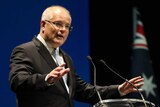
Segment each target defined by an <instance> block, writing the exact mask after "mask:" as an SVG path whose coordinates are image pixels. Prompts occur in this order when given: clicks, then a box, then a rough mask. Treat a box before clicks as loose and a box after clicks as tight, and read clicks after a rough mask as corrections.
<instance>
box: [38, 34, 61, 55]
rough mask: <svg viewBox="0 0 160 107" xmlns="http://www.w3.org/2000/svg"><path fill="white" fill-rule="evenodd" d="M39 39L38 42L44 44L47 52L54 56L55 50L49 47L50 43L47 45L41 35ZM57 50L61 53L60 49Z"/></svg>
mask: <svg viewBox="0 0 160 107" xmlns="http://www.w3.org/2000/svg"><path fill="white" fill-rule="evenodd" d="M37 38H38V40H40V41H41V42H42V44H43V45H44V46H45V47H46V48H47V50H48V51H49V53H50V54H52V53H53V51H54V48H52V47H51V46H50V45H49V43H47V42H46V41H45V40H44V39H43V38H42V36H41V35H40V34H38V36H37ZM57 49H58V51H59V48H57Z"/></svg>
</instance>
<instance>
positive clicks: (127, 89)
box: [118, 76, 144, 95]
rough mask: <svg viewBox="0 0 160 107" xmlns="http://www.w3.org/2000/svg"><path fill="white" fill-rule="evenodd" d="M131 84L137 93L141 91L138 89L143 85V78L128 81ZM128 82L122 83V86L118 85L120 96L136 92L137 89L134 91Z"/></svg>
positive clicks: (138, 77)
mask: <svg viewBox="0 0 160 107" xmlns="http://www.w3.org/2000/svg"><path fill="white" fill-rule="evenodd" d="M128 82H130V83H131V84H133V85H134V86H135V87H137V89H138V90H139V91H142V89H139V88H140V87H141V86H143V84H144V78H142V77H141V76H137V77H134V78H132V79H130V80H128ZM128 82H124V83H123V84H121V85H119V87H118V89H119V91H120V93H121V94H122V95H126V94H128V93H131V92H137V89H135V88H134V87H133V86H132V85H131V84H129V83H128Z"/></svg>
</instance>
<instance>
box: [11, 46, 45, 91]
mask: <svg viewBox="0 0 160 107" xmlns="http://www.w3.org/2000/svg"><path fill="white" fill-rule="evenodd" d="M9 68H10V73H9V82H10V87H11V89H12V90H13V91H18V90H28V89H35V90H37V89H42V88H44V87H45V86H47V84H46V83H45V81H44V80H45V77H46V74H43V75H42V74H39V73H33V70H34V69H33V62H32V61H31V58H30V56H29V55H28V54H27V52H25V49H24V48H22V47H16V48H15V49H14V50H13V52H12V54H11V58H10V66H9Z"/></svg>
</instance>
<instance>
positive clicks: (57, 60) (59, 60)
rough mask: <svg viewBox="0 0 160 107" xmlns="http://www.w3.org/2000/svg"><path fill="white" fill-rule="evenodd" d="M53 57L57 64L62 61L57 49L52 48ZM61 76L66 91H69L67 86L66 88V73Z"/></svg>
mask: <svg viewBox="0 0 160 107" xmlns="http://www.w3.org/2000/svg"><path fill="white" fill-rule="evenodd" d="M53 57H54V58H55V60H56V63H57V65H61V64H63V63H64V61H63V57H61V56H60V54H59V50H58V49H55V50H54V53H53ZM62 78H63V80H64V84H65V86H66V89H67V91H68V93H69V88H68V85H67V74H65V75H63V77H62Z"/></svg>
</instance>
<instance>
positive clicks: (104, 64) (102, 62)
mask: <svg viewBox="0 0 160 107" xmlns="http://www.w3.org/2000/svg"><path fill="white" fill-rule="evenodd" d="M100 62H102V63H103V64H104V65H105V66H106V67H107V68H108V69H109V70H110V71H112V72H113V73H114V74H116V75H117V76H119V77H120V78H121V79H123V80H124V81H126V82H127V83H129V84H130V85H131V86H132V87H134V88H135V89H136V90H137V91H138V93H139V94H140V96H141V98H142V100H143V103H144V105H145V107H148V106H147V104H146V102H145V99H144V97H143V95H142V93H141V91H139V89H138V88H137V87H136V86H135V85H134V84H132V83H131V82H129V81H128V80H127V79H125V78H124V77H122V76H121V75H119V74H118V73H117V72H115V71H114V70H113V69H111V68H110V67H109V66H108V65H107V64H106V63H105V61H104V60H102V59H101V60H100Z"/></svg>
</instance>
